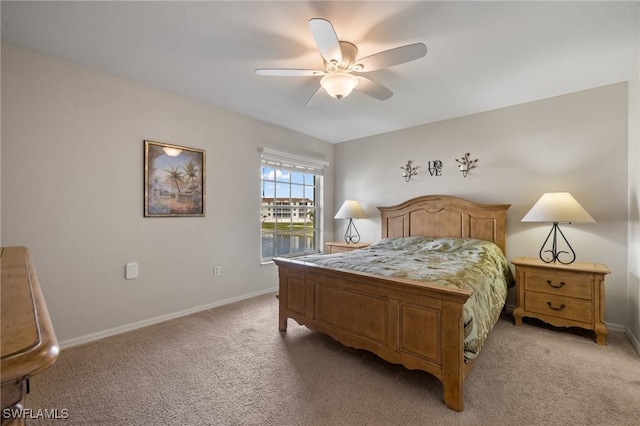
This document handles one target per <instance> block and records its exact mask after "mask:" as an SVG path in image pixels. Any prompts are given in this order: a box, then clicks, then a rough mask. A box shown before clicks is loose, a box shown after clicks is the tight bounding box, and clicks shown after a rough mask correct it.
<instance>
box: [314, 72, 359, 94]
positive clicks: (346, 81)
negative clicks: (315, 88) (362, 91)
mask: <svg viewBox="0 0 640 426" xmlns="http://www.w3.org/2000/svg"><path fill="white" fill-rule="evenodd" d="M358 82H359V80H358V78H357V77H356V76H354V75H351V74H347V73H344V72H334V73H331V74H327V75H325V76H324V77H322V80H320V85H321V86H322V87H324V90H326V91H327V93H328V94H330V95H331V96H333V97H334V98H336V99H342V98H344V97H346V96H349V93H351V91H352V90H353V89H354V88H355V87H356V86H357V85H358Z"/></svg>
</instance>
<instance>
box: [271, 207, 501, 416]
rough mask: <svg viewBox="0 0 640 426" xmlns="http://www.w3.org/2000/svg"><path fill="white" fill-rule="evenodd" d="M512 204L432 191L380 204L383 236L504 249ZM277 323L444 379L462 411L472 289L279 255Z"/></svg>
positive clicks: (448, 395)
mask: <svg viewBox="0 0 640 426" xmlns="http://www.w3.org/2000/svg"><path fill="white" fill-rule="evenodd" d="M508 208H509V206H508V205H484V204H478V203H474V202H471V201H467V200H463V199H460V198H456V197H451V196H444V195H431V196H424V197H418V198H414V199H412V200H409V201H406V202H404V203H402V204H399V205H397V206H393V207H379V208H378V209H379V210H380V213H381V223H382V237H383V238H387V237H409V236H424V237H471V238H479V239H484V240H489V241H494V242H495V243H496V244H497V245H498V246H499V247H500V248H501V249H502V250H503V251H504V250H505V243H506V235H505V234H506V232H505V227H506V212H507V209H508ZM274 262H275V263H276V264H277V265H278V270H279V277H280V297H279V328H280V330H281V331H286V329H287V319H288V318H293V319H294V320H296V321H297V322H298V323H299V324H301V325H305V326H307V327H308V328H309V329H311V330H315V331H320V332H323V333H326V334H328V335H329V336H331V337H333V338H334V339H336V340H338V341H339V342H341V343H342V344H344V345H346V346H350V347H354V348H359V349H365V350H368V351H370V352H373V353H374V354H376V355H378V356H379V357H381V358H383V359H385V360H387V361H389V362H392V363H397V364H402V365H404V366H405V367H407V368H409V369H418V370H423V371H426V372H428V373H430V374H433V375H434V376H436V377H437V378H438V379H439V380H441V381H442V383H443V387H444V402H445V404H446V405H447V407H449V408H451V409H453V410H456V411H462V410H463V399H462V387H463V386H462V385H463V381H464V378H465V377H466V375H467V374H468V373H469V371H470V369H471V366H472V365H473V361H469V362H468V363H467V362H466V361H465V359H464V354H463V351H464V330H463V323H464V318H463V305H464V303H465V301H466V300H467V299H468V298H469V296H471V294H472V292H471V290H460V289H457V288H448V287H443V286H439V285H436V284H431V283H423V282H416V281H410V280H406V279H402V278H387V277H383V276H380V275H374V274H368V273H360V272H353V271H346V270H341V269H331V268H324V267H321V266H317V265H314V264H309V263H304V262H300V261H296V260H295V259H290V258H289V259H285V258H276V259H274Z"/></svg>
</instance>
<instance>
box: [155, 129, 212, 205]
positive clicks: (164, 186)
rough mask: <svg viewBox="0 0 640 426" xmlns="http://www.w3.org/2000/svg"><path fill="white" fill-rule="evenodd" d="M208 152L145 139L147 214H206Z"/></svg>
mask: <svg viewBox="0 0 640 426" xmlns="http://www.w3.org/2000/svg"><path fill="white" fill-rule="evenodd" d="M205 194H206V152H205V151H204V150H202V149H197V148H189V147H186V146H180V145H172V144H168V143H163V142H156V141H151V140H145V141H144V216H145V217H192V216H196V217H204V216H205V201H206V195H205Z"/></svg>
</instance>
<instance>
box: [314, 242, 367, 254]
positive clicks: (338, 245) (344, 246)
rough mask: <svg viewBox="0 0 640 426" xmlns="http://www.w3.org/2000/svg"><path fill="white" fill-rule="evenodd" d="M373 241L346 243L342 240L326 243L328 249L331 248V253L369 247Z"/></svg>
mask: <svg viewBox="0 0 640 426" xmlns="http://www.w3.org/2000/svg"><path fill="white" fill-rule="evenodd" d="M369 244H371V243H351V244H349V243H345V242H340V241H332V242H330V243H325V245H326V246H327V249H328V250H329V254H333V253H342V252H345V251H351V250H355V249H361V248H365V247H367V246H368V245H369Z"/></svg>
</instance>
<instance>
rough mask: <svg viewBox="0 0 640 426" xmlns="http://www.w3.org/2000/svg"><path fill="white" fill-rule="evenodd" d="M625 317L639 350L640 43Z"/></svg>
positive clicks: (633, 91)
mask: <svg viewBox="0 0 640 426" xmlns="http://www.w3.org/2000/svg"><path fill="white" fill-rule="evenodd" d="M638 19H639V20H640V8H639V9H638ZM639 31H640V30H639ZM638 40H640V32H639V33H638ZM629 317H630V318H629V327H630V329H631V331H632V334H633V336H635V341H634V344H635V345H636V348H638V351H639V352H640V42H639V44H638V61H637V62H636V71H635V75H634V76H633V78H632V79H631V80H630V82H629Z"/></svg>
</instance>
